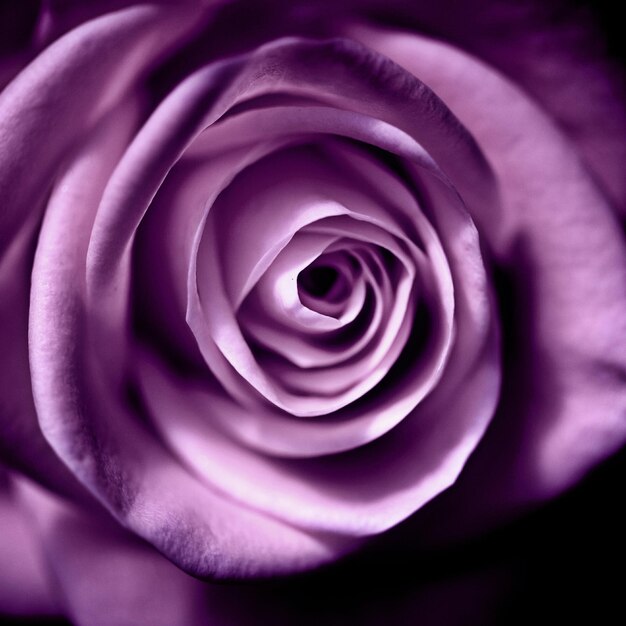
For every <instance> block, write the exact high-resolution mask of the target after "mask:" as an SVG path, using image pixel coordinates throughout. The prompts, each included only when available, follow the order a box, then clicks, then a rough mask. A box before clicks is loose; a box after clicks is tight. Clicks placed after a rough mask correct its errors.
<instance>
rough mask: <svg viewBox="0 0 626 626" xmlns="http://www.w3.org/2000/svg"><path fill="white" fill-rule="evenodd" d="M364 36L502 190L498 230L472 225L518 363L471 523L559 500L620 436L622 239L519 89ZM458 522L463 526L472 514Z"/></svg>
mask: <svg viewBox="0 0 626 626" xmlns="http://www.w3.org/2000/svg"><path fill="white" fill-rule="evenodd" d="M365 33H366V34H365ZM362 36H364V37H366V38H367V41H368V44H369V45H372V46H375V47H376V48H378V49H380V50H381V51H384V53H385V54H388V55H390V56H392V57H393V58H395V59H396V60H398V61H399V62H401V63H402V64H404V65H405V66H406V67H407V68H409V69H410V70H411V71H413V72H415V73H416V74H419V75H420V76H421V77H423V78H424V79H425V80H426V81H427V82H429V84H432V85H433V87H434V88H435V89H437V91H438V92H439V93H440V94H441V95H442V97H444V98H445V99H446V102H447V103H448V104H449V105H450V106H451V107H452V109H453V110H454V111H455V113H456V114H457V115H458V116H459V118H460V119H462V120H463V122H464V123H465V124H466V125H467V126H468V128H470V129H471V131H472V132H473V133H474V135H475V136H476V137H477V139H478V141H479V142H480V145H481V146H482V147H483V149H484V150H485V152H486V154H487V156H488V158H489V159H490V161H491V162H492V164H493V167H494V169H495V170H496V172H497V174H498V176H499V179H500V181H501V184H502V190H503V201H504V209H505V212H504V213H503V215H502V217H501V219H500V220H499V223H494V222H493V221H492V220H489V219H486V218H482V217H481V216H480V215H478V214H476V215H475V219H476V220H477V221H478V222H479V224H480V226H481V229H482V234H483V236H485V237H486V238H487V239H488V241H489V243H490V245H491V247H492V248H493V250H494V251H495V253H496V255H497V258H498V260H499V262H501V263H502V264H503V265H504V266H505V267H506V272H507V273H508V274H509V281H510V284H511V288H512V289H513V290H514V293H512V294H509V296H508V297H509V298H510V299H513V298H514V299H515V301H517V302H518V303H519V309H518V312H517V314H516V315H515V318H514V319H513V320H512V323H513V324H514V325H515V326H514V332H515V333H516V336H518V337H521V336H523V340H522V341H517V340H514V339H513V345H511V348H510V349H511V351H513V350H514V351H515V352H514V354H515V360H516V363H517V365H515V366H514V368H513V369H512V370H511V371H509V373H508V376H507V377H506V378H505V380H508V381H509V385H508V388H507V389H506V392H507V393H506V394H505V396H504V398H505V399H504V402H503V405H502V411H501V414H500V416H499V420H496V422H495V423H494V428H493V430H492V431H491V432H490V433H489V437H487V439H486V441H485V442H484V444H483V445H482V446H481V454H480V455H478V457H477V458H476V461H475V464H471V465H470V467H469V468H468V470H471V471H468V473H467V476H466V483H465V490H466V491H465V493H470V492H471V493H472V498H473V499H472V506H471V512H472V515H473V516H474V515H475V516H476V518H475V519H474V523H482V524H484V523H485V522H484V517H485V516H487V517H489V518H490V519H491V518H493V517H494V516H496V517H497V516H499V515H502V514H503V512H504V511H510V510H511V508H512V507H514V506H517V505H519V503H528V502H532V501H536V500H538V499H544V498H547V497H551V496H553V495H555V494H556V493H558V492H559V491H561V490H562V489H564V488H565V487H567V486H569V485H571V484H572V483H573V482H574V481H575V480H577V479H579V478H580V477H581V476H582V475H583V474H584V472H586V471H587V470H588V469H589V468H590V467H592V466H593V465H594V464H595V463H597V462H598V461H600V460H602V459H603V458H605V457H606V456H607V455H609V454H611V453H612V452H614V451H615V450H617V449H618V448H619V447H620V446H621V445H623V443H624V441H625V440H626V419H625V416H626V410H625V408H626V407H625V404H624V397H626V395H625V393H624V384H623V372H624V368H625V366H626V362H625V359H624V355H625V354H626V345H625V344H624V337H626V332H625V330H626V329H625V322H624V320H626V315H625V307H626V269H625V268H626V258H625V253H624V245H623V239H622V237H621V233H620V229H619V227H618V225H617V222H616V220H615V218H614V214H613V212H612V210H611V207H610V206H609V205H608V204H607V201H606V199H605V198H604V197H603V196H602V194H601V193H600V192H599V190H598V188H597V186H596V185H595V183H594V181H593V180H592V178H591V177H590V176H589V173H588V172H587V171H586V170H585V167H584V166H583V164H582V163H581V161H580V159H579V158H578V156H577V154H576V151H575V150H574V149H573V148H572V145H571V144H570V143H569V142H568V140H567V139H566V138H565V137H564V135H563V134H562V133H561V132H560V131H559V129H557V128H556V127H555V125H554V123H553V122H552V121H551V120H550V119H549V118H548V117H547V116H546V115H545V113H543V112H542V111H541V110H540V109H539V108H538V107H537V105H536V104H535V103H534V102H532V101H531V100H530V99H529V98H528V97H527V96H526V95H525V94H524V93H522V92H521V91H520V90H519V89H518V88H516V87H515V86H513V85H511V83H510V82H508V81H507V80H506V79H505V78H503V77H502V76H500V75H499V74H498V73H496V72H494V71H493V70H491V69H490V68H488V67H487V66H485V65H484V64H482V63H480V62H478V61H476V60H473V59H471V58H470V57H468V56H467V55H465V54H463V53H460V52H459V51H457V50H455V49H454V48H452V47H450V46H448V45H445V44H441V43H437V42H434V41H431V40H428V39H425V38H422V37H413V36H402V35H400V34H398V33H395V32H394V33H388V32H384V31H378V32H373V31H363V35H362ZM477 84H480V86H481V88H480V89H475V88H474V86H475V85H477ZM511 120H515V123H511ZM507 398H508V399H507ZM515 398H524V401H523V402H520V401H516V400H515ZM485 464H488V465H489V466H490V467H492V468H493V467H498V475H499V480H498V481H494V482H493V484H492V488H490V489H489V490H480V493H479V494H478V493H477V492H476V491H473V490H472V488H471V486H470V485H472V484H476V481H479V482H482V478H481V477H482V472H484V471H485V470H484V466H485ZM496 482H497V484H495V483H496ZM459 493H461V490H459ZM477 496H480V497H477ZM459 505H460V506H463V505H462V504H460V503H459ZM478 518H480V519H482V522H477V520H478ZM465 523H466V526H465V528H466V530H467V529H469V528H470V527H471V526H472V522H471V520H470V517H469V516H468V517H467V518H466V519H465ZM443 530H444V526H440V527H439V528H438V529H437V532H440V531H443ZM448 530H449V529H448ZM457 531H458V529H457Z"/></svg>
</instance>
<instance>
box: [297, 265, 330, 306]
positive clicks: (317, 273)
mask: <svg viewBox="0 0 626 626" xmlns="http://www.w3.org/2000/svg"><path fill="white" fill-rule="evenodd" d="M338 280H339V272H338V271H337V270H336V269H335V268H334V267H329V266H327V265H318V266H310V267H307V268H306V269H304V270H302V272H300V274H299V275H298V290H299V291H300V292H302V291H304V292H305V293H307V294H309V295H310V296H313V297H314V298H323V297H324V296H327V295H329V294H330V292H331V291H332V290H333V287H336V286H337V283H338Z"/></svg>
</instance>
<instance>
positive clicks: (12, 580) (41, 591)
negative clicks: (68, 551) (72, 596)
mask: <svg viewBox="0 0 626 626" xmlns="http://www.w3.org/2000/svg"><path fill="white" fill-rule="evenodd" d="M0 481H2V483H1V484H0V616H1V615H7V614H8V615H25V616H29V617H32V616H34V615H42V616H44V615H56V614H57V613H59V611H60V606H59V605H58V602H57V599H56V598H55V591H56V590H55V589H54V587H53V585H52V581H51V579H50V577H49V572H48V567H47V564H46V563H45V560H44V557H43V546H42V544H41V538H40V537H38V536H37V534H36V533H35V532H34V529H33V527H32V525H31V520H30V519H29V518H28V515H27V514H26V512H25V511H24V509H23V507H22V506H21V503H20V501H19V498H17V497H16V493H15V490H14V485H13V483H12V481H11V479H10V477H9V474H8V473H7V474H5V473H4V470H2V469H0Z"/></svg>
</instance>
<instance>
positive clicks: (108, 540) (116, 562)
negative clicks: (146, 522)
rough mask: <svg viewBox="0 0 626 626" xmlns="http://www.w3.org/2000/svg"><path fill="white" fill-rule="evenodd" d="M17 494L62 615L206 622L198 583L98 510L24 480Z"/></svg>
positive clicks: (90, 625)
mask: <svg viewBox="0 0 626 626" xmlns="http://www.w3.org/2000/svg"><path fill="white" fill-rule="evenodd" d="M18 495H19V500H20V501H21V506H22V508H23V509H24V510H25V511H27V512H28V513H29V514H30V517H31V520H30V524H31V525H32V526H33V527H34V528H35V529H36V532H37V535H38V538H39V539H40V540H41V542H42V545H43V546H44V547H45V559H46V571H49V572H50V574H51V577H52V578H53V579H54V583H55V587H56V588H57V589H58V595H59V597H61V598H63V605H64V607H63V610H64V614H65V616H66V617H68V618H69V619H71V620H72V623H73V624H74V625H75V626H109V625H111V624H115V625H116V626H134V625H137V624H150V625H151V626H152V625H154V626H196V625H197V626H201V625H205V624H207V623H210V607H208V606H207V602H206V587H205V585H204V583H202V582H200V581H199V580H197V579H195V578H192V577H191V576H188V575H187V574H185V573H184V572H182V571H181V570H179V569H178V568H177V567H176V566H174V565H172V564H171V563H170V562H169V561H168V560H167V559H165V558H163V556H162V555H161V554H159V553H158V552H156V550H154V548H152V547H151V546H149V545H147V544H145V543H143V542H142V541H141V540H139V539H137V538H136V537H133V536H132V535H130V534H129V533H128V532H126V531H125V530H123V529H122V528H120V527H119V526H118V525H117V523H116V522H115V521H114V520H112V519H111V518H110V517H109V516H108V515H107V514H106V513H105V512H104V511H100V512H99V514H98V515H93V514H89V513H86V512H85V511H82V510H81V509H79V508H77V507H74V506H72V505H70V504H68V503H67V502H64V501H63V500H60V499H59V498H57V497H55V496H53V495H52V494H51V493H49V492H47V491H45V490H43V489H41V488H39V487H37V486H35V485H34V484H32V483H30V482H29V481H26V480H24V479H21V480H19V481H18ZM35 580H36V579H35ZM3 591H4V589H3Z"/></svg>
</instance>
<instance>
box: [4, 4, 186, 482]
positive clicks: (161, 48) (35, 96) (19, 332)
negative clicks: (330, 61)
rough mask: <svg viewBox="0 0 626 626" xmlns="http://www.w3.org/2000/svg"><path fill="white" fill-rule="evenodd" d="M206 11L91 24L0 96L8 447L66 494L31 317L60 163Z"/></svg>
mask: <svg viewBox="0 0 626 626" xmlns="http://www.w3.org/2000/svg"><path fill="white" fill-rule="evenodd" d="M197 15H198V11H196V10H193V11H191V12H190V11H189V10H188V9H187V10H184V11H182V10H181V11H179V12H177V13H176V15H175V16H174V18H172V13H171V11H170V10H168V9H167V8H165V7H155V6H150V5H141V6H135V7H132V8H130V9H127V10H125V11H121V12H118V13H113V14H110V15H106V16H104V17H102V18H100V19H98V20H95V21H93V22H90V23H86V24H84V25H82V26H81V27H80V28H78V29H77V30H75V31H73V32H71V33H69V34H68V35H67V36H65V37H63V38H62V39H60V40H59V41H58V42H56V43H55V44H53V45H52V46H50V47H49V48H48V49H47V50H46V51H45V52H43V53H42V54H41V55H40V56H39V57H38V58H37V59H36V60H35V61H33V63H32V64H31V65H30V66H29V67H27V68H26V69H25V70H24V71H23V72H22V73H21V74H20V75H19V76H18V77H17V78H16V79H15V80H14V81H13V82H12V83H11V84H10V85H9V86H8V87H7V88H6V89H5V90H4V91H3V92H2V93H1V94H0V206H1V207H2V210H1V214H0V250H2V253H1V254H2V256H1V257H0V321H1V322H2V323H1V324H0V342H1V344H2V346H3V349H4V350H5V359H7V362H8V361H9V360H10V361H11V363H12V365H11V367H6V366H5V367H2V368H1V369H0V388H2V398H1V400H0V440H1V443H0V452H1V453H2V454H3V457H4V458H5V459H7V461H10V462H11V463H12V464H13V465H17V466H19V467H20V468H21V469H22V471H25V472H27V473H29V474H30V475H32V476H34V477H36V478H37V479H38V480H41V481H42V482H43V483H44V484H46V485H50V486H52V485H54V486H55V488H56V489H62V490H64V491H66V492H68V491H73V492H76V489H75V488H73V487H72V486H71V485H72V481H71V479H70V478H69V477H68V475H67V472H65V471H64V469H63V468H62V467H60V464H59V463H58V460H57V458H56V457H55V455H54V454H53V453H52V452H51V451H50V450H49V449H48V448H47V446H46V445H45V443H44V442H43V440H42V438H41V436H40V434H39V432H38V426H37V424H36V417H35V414H34V408H33V406H32V396H31V391H30V380H29V379H30V375H29V372H28V365H27V339H26V318H27V307H28V305H27V302H28V290H29V287H30V285H29V274H30V268H31V265H32V253H33V248H34V244H35V242H34V238H35V233H34V231H35V229H36V228H38V226H39V222H40V219H41V214H42V211H43V209H44V206H45V200H46V199H47V196H48V194H49V192H50V188H51V186H52V183H53V180H54V177H55V175H56V173H57V168H58V165H59V162H61V161H62V160H63V159H65V158H66V157H67V156H68V154H69V153H70V151H71V150H72V149H73V146H74V144H75V142H76V141H78V140H79V139H81V138H84V135H85V134H86V133H87V132H88V131H89V129H90V128H91V127H92V126H93V125H94V124H96V123H97V122H98V121H99V120H100V119H101V118H102V116H104V115H105V114H106V113H107V112H108V111H109V110H110V109H111V108H112V107H114V106H115V104H116V103H117V101H118V100H119V99H120V98H122V97H125V96H127V95H128V94H127V92H128V91H129V89H131V85H132V82H133V81H135V80H136V79H137V77H138V75H141V74H142V73H143V72H145V71H146V69H147V68H148V67H150V65H152V64H153V63H154V61H155V58H156V57H157V56H159V55H160V54H163V53H164V52H165V51H167V49H168V47H169V46H171V45H172V43H173V42H175V41H176V40H177V39H178V38H179V37H180V36H181V34H182V33H184V32H185V31H188V30H189V29H191V28H192V27H194V26H195V24H194V17H197ZM157 41H158V42H159V45H158V46H157V45H156V42H157ZM94 68H97V71H95V70H94ZM131 91H132V90H131ZM9 242H10V243H9Z"/></svg>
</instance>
